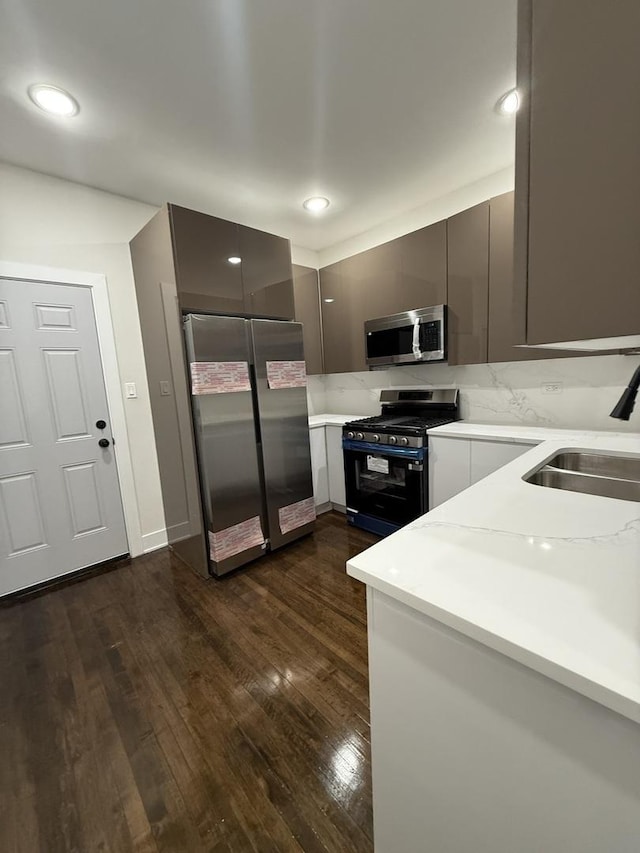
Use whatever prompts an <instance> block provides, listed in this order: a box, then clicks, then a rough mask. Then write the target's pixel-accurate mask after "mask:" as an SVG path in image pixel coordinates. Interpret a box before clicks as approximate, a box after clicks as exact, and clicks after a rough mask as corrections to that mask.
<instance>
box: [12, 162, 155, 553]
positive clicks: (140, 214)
mask: <svg viewBox="0 0 640 853" xmlns="http://www.w3.org/2000/svg"><path fill="white" fill-rule="evenodd" d="M154 213H155V208H153V207H150V206H149V205H146V204H141V203H139V202H135V201H131V200H129V199H125V198H122V197H120V196H114V195H111V194H109V193H104V192H100V191H99V190H93V189H90V188H88V187H83V186H80V185H79V184H73V183H69V182H68V181H61V180H58V179H57V178H50V177H47V176H45V175H41V174H38V173H36V172H30V171H27V170H25V169H19V168H17V167H15V166H9V165H6V164H0V259H2V260H4V261H18V262H21V263H31V264H42V265H46V266H51V267H59V268H65V269H69V270H78V271H84V272H97V273H101V274H103V275H104V276H106V279H107V286H108V290H109V301H110V305H111V315H112V322H113V329H114V335H115V343H116V349H117V355H118V366H119V371H120V378H121V380H122V383H124V382H135V383H136V386H137V389H138V398H137V399H136V400H124V407H125V416H126V422H127V432H128V435H127V437H126V438H127V440H128V442H129V447H130V452H131V457H132V461H133V477H134V483H135V492H136V494H135V496H134V500H133V501H132V503H133V504H134V505H137V507H138V512H139V525H140V529H141V531H142V547H143V548H145V547H150V546H152V545H154V544H160V542H161V541H162V540H161V536H162V534H158V533H157V531H163V530H164V514H163V510H162V498H161V493H160V480H159V476H158V465H157V460H156V453H155V444H154V441H153V425H152V421H151V409H150V406H149V396H148V390H147V382H146V373H145V365H144V356H143V351H142V339H141V336H140V326H139V322H138V309H137V303H136V297H135V290H134V284H133V273H132V269H131V260H130V257H129V246H128V243H129V240H130V239H131V237H133V235H134V234H136V233H137V232H138V231H139V230H140V228H141V227H142V226H143V225H144V224H145V223H146V222H147V221H148V220H149V219H150V218H151V216H152V215H153V214H154ZM117 438H118V436H116V439H117ZM130 547H131V548H132V553H133V552H135V551H136V550H139V547H140V545H139V543H138V549H136V543H130Z"/></svg>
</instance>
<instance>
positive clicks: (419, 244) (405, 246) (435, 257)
mask: <svg viewBox="0 0 640 853" xmlns="http://www.w3.org/2000/svg"><path fill="white" fill-rule="evenodd" d="M394 243H395V244H396V246H397V250H398V255H399V258H400V274H399V280H398V283H397V284H398V297H397V299H398V302H397V306H398V307H397V311H410V310H413V309H416V308H428V307H429V306H430V305H442V304H443V303H445V302H446V301H447V223H446V222H445V221H444V220H443V221H442V222H436V223H435V224H434V225H428V226H427V227H426V228H420V229H419V230H418V231H413V232H411V234H405V235H404V236H403V237H399V238H398V239H397V240H394ZM391 313H395V312H391Z"/></svg>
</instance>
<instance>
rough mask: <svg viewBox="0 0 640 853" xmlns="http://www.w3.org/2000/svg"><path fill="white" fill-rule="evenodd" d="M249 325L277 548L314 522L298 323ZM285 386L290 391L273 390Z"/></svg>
mask: <svg viewBox="0 0 640 853" xmlns="http://www.w3.org/2000/svg"><path fill="white" fill-rule="evenodd" d="M249 322H250V324H251V333H252V338H253V360H254V367H255V378H256V396H257V401H258V421H259V424H260V437H261V447H262V459H263V466H264V486H265V498H266V504H267V517H268V521H269V541H270V543H271V548H272V549H275V548H280V547H281V546H282V545H286V544H287V542H292V541H293V540H294V539H298V538H300V536H304V535H305V534H307V533H310V532H311V531H312V530H313V525H314V521H315V506H314V500H313V484H312V480H311V450H310V446H309V417H308V412H307V389H306V385H305V379H304V373H303V371H304V351H303V347H302V325H301V324H300V323H289V322H279V321H277V320H250V321H249ZM300 371H302V375H300ZM268 374H269V375H268ZM287 384H289V385H291V386H293V387H282V388H281V387H277V386H280V385H287ZM296 386H297V387H296Z"/></svg>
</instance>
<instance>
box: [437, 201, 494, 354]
mask: <svg viewBox="0 0 640 853" xmlns="http://www.w3.org/2000/svg"><path fill="white" fill-rule="evenodd" d="M447 233H448V241H447V244H448V245H447V256H448V276H447V278H448V284H447V291H448V292H447V305H448V321H449V341H448V347H449V358H448V361H449V364H478V363H483V362H486V361H487V355H488V334H487V327H488V319H489V318H488V312H489V202H483V203H482V204H477V205H476V206H475V207H470V208H469V209H468V210H464V211H462V213H458V214H456V215H455V216H452V217H451V218H450V219H448V220H447Z"/></svg>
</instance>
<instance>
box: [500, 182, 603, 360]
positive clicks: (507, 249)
mask: <svg viewBox="0 0 640 853" xmlns="http://www.w3.org/2000/svg"><path fill="white" fill-rule="evenodd" d="M513 218H514V193H512V192H510V193H504V194H503V195H499V196H496V197H495V198H492V199H491V200H490V201H489V332H488V334H489V342H488V349H489V355H488V358H489V362H496V361H533V360H542V359H547V358H566V357H569V358H576V357H579V356H580V353H579V352H575V351H573V352H571V351H567V350H561V349H535V348H532V347H526V348H523V347H519V346H517V344H524V343H526V341H525V338H524V334H523V330H522V327H521V326H520V325H519V324H518V323H516V322H514V310H515V306H514V286H515V285H514V260H513V258H514V242H513ZM587 354H588V353H587Z"/></svg>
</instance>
